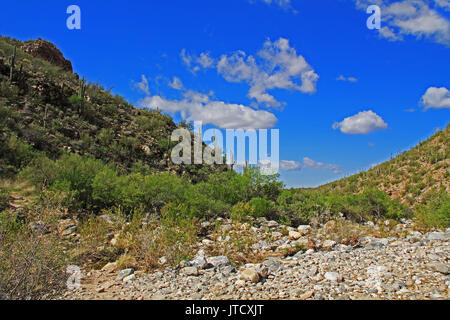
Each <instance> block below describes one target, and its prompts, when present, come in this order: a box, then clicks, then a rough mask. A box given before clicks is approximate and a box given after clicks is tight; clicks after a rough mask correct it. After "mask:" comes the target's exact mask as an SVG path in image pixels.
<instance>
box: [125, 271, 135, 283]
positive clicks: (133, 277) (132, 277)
mask: <svg viewBox="0 0 450 320" xmlns="http://www.w3.org/2000/svg"><path fill="white" fill-rule="evenodd" d="M135 279H136V275H135V274H134V273H133V274H130V275H129V276H127V277H125V278H123V282H130V281H133V280H135Z"/></svg>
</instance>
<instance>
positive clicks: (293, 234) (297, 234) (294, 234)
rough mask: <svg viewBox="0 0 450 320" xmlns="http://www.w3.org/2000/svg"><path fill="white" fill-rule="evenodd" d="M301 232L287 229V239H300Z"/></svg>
mask: <svg viewBox="0 0 450 320" xmlns="http://www.w3.org/2000/svg"><path fill="white" fill-rule="evenodd" d="M301 236H302V234H301V233H300V232H297V231H289V239H291V240H297V239H300V238H301Z"/></svg>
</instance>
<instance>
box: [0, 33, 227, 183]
mask: <svg viewBox="0 0 450 320" xmlns="http://www.w3.org/2000/svg"><path fill="white" fill-rule="evenodd" d="M15 47H16V49H15ZM11 58H13V63H12V61H11ZM43 59H45V60H43ZM11 66H13V68H11ZM71 70H72V66H71V63H70V61H67V60H66V59H64V57H63V56H62V53H61V52H60V51H59V50H58V49H57V48H56V47H55V46H54V45H53V44H51V43H49V42H47V41H44V40H41V39H39V40H35V41H27V42H25V43H22V42H20V41H17V40H13V39H10V38H5V37H0V154H1V155H0V175H1V174H3V175H4V174H14V173H16V172H17V170H19V169H20V168H22V167H24V166H25V165H26V164H27V163H28V162H29V160H30V158H32V154H33V152H45V153H46V154H47V156H48V157H50V158H53V159H55V158H58V157H59V156H60V155H61V154H62V153H63V152H71V153H78V154H82V155H86V156H92V157H94V158H97V159H102V160H104V161H105V162H108V163H109V162H112V163H114V164H115V165H116V166H118V168H120V169H121V170H122V171H125V172H128V171H130V170H141V171H142V170H143V171H145V172H155V171H172V172H176V173H178V174H186V175H188V176H189V177H190V178H191V179H192V180H193V181H194V182H195V181H196V180H201V179H202V177H203V176H205V174H207V173H208V172H212V171H216V170H223V169H224V168H223V167H216V168H213V167H212V166H204V167H203V168H202V169H201V170H200V167H198V166H194V165H192V166H178V165H174V164H173V163H172V162H171V161H170V151H171V148H172V147H173V146H174V144H176V143H172V142H170V135H171V133H172V131H173V130H174V129H176V128H178V127H179V126H178V125H176V124H175V123H174V122H173V120H172V118H171V117H169V116H167V115H164V114H161V113H160V112H157V111H148V110H142V109H137V108H135V107H133V106H132V105H130V104H129V103H128V102H127V101H125V99H123V98H122V97H120V96H118V95H112V94H111V93H110V92H109V91H108V90H105V89H104V88H102V87H101V86H100V85H99V84H94V83H88V84H86V83H85V81H84V80H80V79H79V76H78V75H77V74H73V73H72V71H71Z"/></svg>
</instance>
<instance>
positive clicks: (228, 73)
mask: <svg viewBox="0 0 450 320" xmlns="http://www.w3.org/2000/svg"><path fill="white" fill-rule="evenodd" d="M181 56H182V59H183V61H184V62H185V64H186V65H187V66H188V67H189V68H190V69H191V70H194V72H195V71H198V70H199V69H200V68H201V67H203V68H211V67H213V66H214V67H215V68H217V72H218V73H219V74H220V75H222V77H223V78H224V79H225V80H227V81H229V82H236V83H241V82H244V83H247V84H248V85H249V87H250V89H249V91H248V97H249V98H251V99H255V100H256V101H257V102H258V103H260V104H264V105H265V106H267V107H280V106H281V105H282V103H281V102H279V101H277V100H276V99H275V97H274V96H272V95H271V94H270V93H269V92H268V91H270V90H273V89H286V90H297V91H300V92H303V93H310V94H312V93H315V92H316V83H317V80H318V79H319V76H318V75H317V74H316V73H315V72H314V70H313V68H312V67H311V66H310V65H309V64H308V63H307V62H306V60H305V58H304V57H303V56H301V55H300V54H297V52H296V50H295V49H294V48H292V47H291V46H290V44H289V40H287V39H284V38H280V39H278V40H277V41H274V42H272V41H270V40H267V41H266V42H265V43H264V45H263V48H262V49H261V50H260V51H259V52H258V55H257V57H254V56H253V55H247V54H246V53H245V52H244V51H236V52H234V53H232V54H230V55H226V54H224V55H222V56H221V57H220V58H219V59H217V62H216V60H215V59H213V58H211V57H209V55H207V56H206V57H204V60H205V64H204V65H202V64H201V63H197V64H196V65H194V64H193V61H194V60H196V61H197V62H198V61H199V58H200V57H201V56H202V55H200V57H199V58H197V59H194V58H193V57H192V56H189V55H188V54H187V53H186V52H185V51H182V53H181Z"/></svg>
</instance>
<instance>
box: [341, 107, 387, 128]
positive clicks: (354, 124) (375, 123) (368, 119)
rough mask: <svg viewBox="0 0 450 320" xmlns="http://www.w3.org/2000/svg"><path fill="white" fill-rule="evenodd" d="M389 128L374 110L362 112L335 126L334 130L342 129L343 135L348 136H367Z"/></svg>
mask: <svg viewBox="0 0 450 320" xmlns="http://www.w3.org/2000/svg"><path fill="white" fill-rule="evenodd" d="M387 127H388V125H387V123H386V122H384V120H383V119H382V118H381V117H380V116H379V115H377V114H376V113H375V112H373V111H372V110H369V111H361V112H359V113H358V114H356V115H354V116H351V117H348V118H345V119H344V120H342V121H341V122H335V123H334V124H333V129H335V130H336V129H340V130H341V132H342V133H346V134H367V133H370V132H373V131H377V130H383V129H387Z"/></svg>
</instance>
